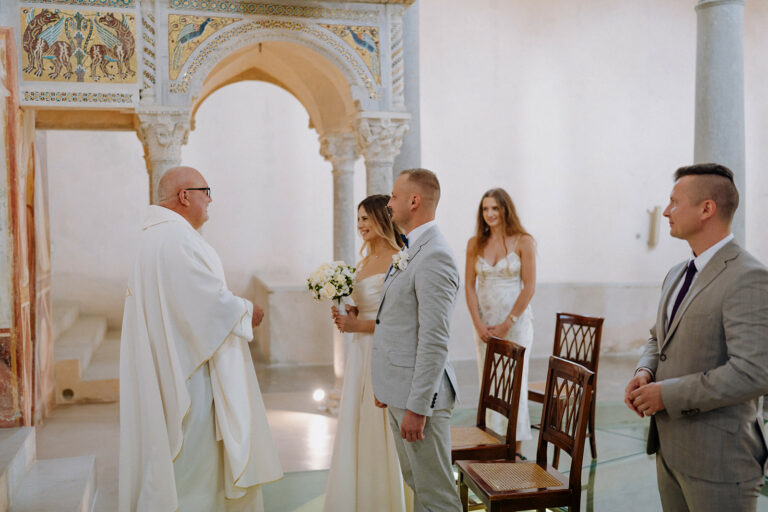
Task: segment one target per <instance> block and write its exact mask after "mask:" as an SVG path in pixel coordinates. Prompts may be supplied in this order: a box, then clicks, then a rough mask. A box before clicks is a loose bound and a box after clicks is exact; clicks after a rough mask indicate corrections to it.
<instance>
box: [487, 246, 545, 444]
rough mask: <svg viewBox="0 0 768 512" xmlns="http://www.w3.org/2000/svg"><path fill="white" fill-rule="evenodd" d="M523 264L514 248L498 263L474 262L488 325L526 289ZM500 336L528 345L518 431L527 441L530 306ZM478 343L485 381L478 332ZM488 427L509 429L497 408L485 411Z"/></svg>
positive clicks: (497, 321)
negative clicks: (521, 270) (521, 273)
mask: <svg viewBox="0 0 768 512" xmlns="http://www.w3.org/2000/svg"><path fill="white" fill-rule="evenodd" d="M521 266H522V265H521V262H520V256H518V255H517V253H516V252H514V251H512V252H510V253H509V254H507V255H506V257H504V258H502V259H500V260H499V261H497V262H496V264H495V265H491V264H490V263H488V262H487V261H485V260H484V259H483V257H482V256H478V257H477V259H476V261H475V272H476V276H477V278H476V279H477V302H478V306H479V308H480V318H481V319H482V321H483V323H484V324H485V325H497V324H500V323H502V322H503V321H504V319H505V318H506V317H507V315H509V313H510V311H512V306H514V304H515V301H516V300H517V297H518V295H520V291H521V290H522V289H523V282H522V280H521V278H520V269H521ZM501 338H502V339H505V340H509V341H514V342H515V343H517V344H518V345H522V346H523V347H525V358H524V361H523V379H522V386H521V388H522V389H521V390H520V407H519V409H518V413H517V431H516V433H517V440H518V441H527V440H528V439H531V438H532V436H531V418H530V415H529V413H528V360H529V358H530V356H531V345H532V344H533V312H532V311H531V306H530V305H528V307H526V308H525V311H524V312H523V314H522V315H520V318H518V320H517V322H515V324H514V325H513V326H512V328H511V329H510V330H509V332H507V333H506V334H505V335H504V336H501ZM475 345H476V346H477V368H478V373H479V375H480V380H481V381H482V379H483V367H484V365H485V343H483V341H482V340H481V339H480V337H479V336H478V335H477V332H475ZM486 426H488V427H490V428H492V429H493V430H495V431H496V432H498V433H499V434H504V433H505V432H506V431H507V420H506V418H503V417H502V416H501V415H500V414H498V413H496V412H495V411H493V412H492V411H488V412H487V413H486Z"/></svg>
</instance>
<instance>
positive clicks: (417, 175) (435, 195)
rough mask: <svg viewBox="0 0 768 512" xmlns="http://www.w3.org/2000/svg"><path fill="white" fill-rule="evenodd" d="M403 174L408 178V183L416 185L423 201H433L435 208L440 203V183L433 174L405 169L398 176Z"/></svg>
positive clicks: (425, 170) (422, 170) (426, 171)
mask: <svg viewBox="0 0 768 512" xmlns="http://www.w3.org/2000/svg"><path fill="white" fill-rule="evenodd" d="M403 174H405V175H406V176H408V181H410V182H412V183H415V184H416V186H417V187H418V188H419V189H420V190H421V194H422V196H423V197H424V199H426V200H428V201H433V202H434V203H435V206H437V203H438V202H439V201H440V181H438V179H437V176H436V175H435V173H433V172H432V171H430V170H428V169H406V170H404V171H403V172H401V173H400V176H402V175H403Z"/></svg>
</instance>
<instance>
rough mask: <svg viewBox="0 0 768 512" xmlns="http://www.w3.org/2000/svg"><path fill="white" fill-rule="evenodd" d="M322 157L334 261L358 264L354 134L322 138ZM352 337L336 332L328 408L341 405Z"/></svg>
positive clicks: (324, 136) (334, 134)
mask: <svg viewBox="0 0 768 512" xmlns="http://www.w3.org/2000/svg"><path fill="white" fill-rule="evenodd" d="M320 154H321V155H322V156H323V158H325V159H326V160H327V161H329V162H330V163H331V165H332V166H333V171H332V173H333V259H334V260H344V261H345V262H346V263H348V264H350V265H354V264H355V259H356V258H355V219H356V215H355V213H356V212H355V203H354V172H355V161H356V160H357V157H358V153H357V141H356V138H355V134H354V133H352V132H348V133H330V134H323V135H321V136H320ZM350 341H351V335H350V334H343V333H341V332H339V331H338V329H334V330H333V373H334V375H335V377H336V382H335V385H334V392H332V393H331V396H330V400H329V404H328V405H329V408H331V409H333V408H335V407H336V406H337V405H338V399H339V398H340V394H339V393H340V391H341V383H342V380H343V378H344V361H345V360H346V354H347V350H346V347H347V346H348V345H349V343H350Z"/></svg>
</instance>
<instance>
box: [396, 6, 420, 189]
mask: <svg viewBox="0 0 768 512" xmlns="http://www.w3.org/2000/svg"><path fill="white" fill-rule="evenodd" d="M401 33H402V35H401V42H400V44H399V45H395V42H394V41H393V50H392V59H393V60H394V59H395V58H396V55H395V52H396V51H397V50H398V49H399V51H400V55H401V61H402V64H401V66H402V68H403V69H402V72H401V73H402V78H401V79H400V82H401V83H400V84H399V87H401V88H402V89H403V96H404V103H403V105H404V107H405V110H406V111H407V112H408V113H409V114H411V118H410V120H409V121H408V133H406V134H405V136H404V137H403V145H402V147H401V148H400V153H399V154H398V155H397V157H395V163H394V168H393V171H394V172H393V175H392V177H393V179H394V178H397V175H398V174H400V171H403V170H404V169H415V168H417V167H421V119H420V106H419V105H420V99H419V98H420V96H419V0H416V1H415V2H413V4H411V6H410V7H408V9H406V11H405V14H404V15H403V21H402V29H401ZM393 67H394V66H393ZM394 73H395V70H393V74H394ZM393 80H394V78H393ZM392 87H393V89H394V88H395V84H393V86H392ZM395 92H396V91H393V94H394V93H395Z"/></svg>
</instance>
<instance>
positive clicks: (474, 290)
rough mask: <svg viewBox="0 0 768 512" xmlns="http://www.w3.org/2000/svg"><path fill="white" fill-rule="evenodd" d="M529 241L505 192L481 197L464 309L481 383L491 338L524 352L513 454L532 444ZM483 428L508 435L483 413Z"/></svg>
mask: <svg viewBox="0 0 768 512" xmlns="http://www.w3.org/2000/svg"><path fill="white" fill-rule="evenodd" d="M535 248H536V247H535V242H534V240H533V237H532V236H531V235H530V234H528V233H527V232H526V231H525V229H523V226H522V224H521V223H520V219H519V218H518V216H517V211H516V210H515V205H514V203H513V202H512V198H510V197H509V194H507V192H506V191H505V190H504V189H501V188H494V189H491V190H489V191H488V192H486V193H485V194H483V198H482V199H481V201H480V207H479V209H478V212H477V232H476V234H475V236H473V237H472V238H470V239H469V243H468V244H467V266H466V281H465V283H466V285H465V289H466V294H467V307H468V308H469V314H470V315H471V316H472V323H473V324H474V325H475V344H476V346H477V368H478V372H479V374H480V379H482V378H483V366H484V363H485V347H486V345H485V344H486V342H487V341H488V338H489V337H490V336H496V337H498V338H501V339H504V340H509V341H514V342H515V343H517V344H518V345H522V346H524V347H525V349H526V350H525V358H524V360H523V378H522V386H521V388H522V389H521V390H520V406H519V409H518V414H517V431H516V432H517V443H516V450H515V451H516V452H517V455H518V457H521V458H522V455H521V454H520V446H521V441H526V440H528V439H531V437H532V436H531V419H530V416H529V413H528V361H529V358H530V355H531V345H532V343H533V313H532V312H531V307H530V302H531V299H532V298H533V293H534V291H535V287H536V254H535V252H536V251H535ZM486 426H488V427H490V428H491V429H493V430H494V431H496V432H497V433H499V434H502V435H503V434H504V433H505V432H506V431H507V422H506V419H504V418H502V417H501V415H499V414H497V413H495V412H493V413H492V412H490V411H489V412H488V413H487V416H486Z"/></svg>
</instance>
